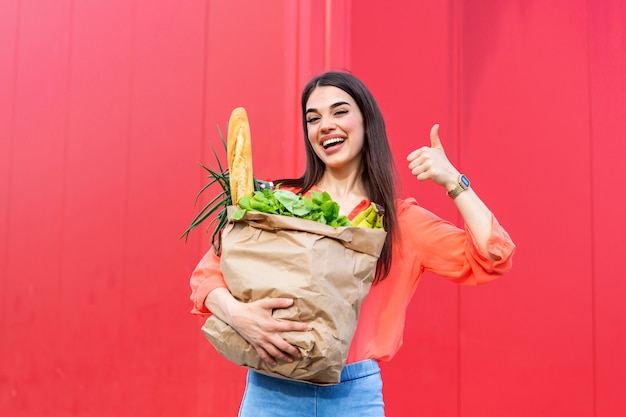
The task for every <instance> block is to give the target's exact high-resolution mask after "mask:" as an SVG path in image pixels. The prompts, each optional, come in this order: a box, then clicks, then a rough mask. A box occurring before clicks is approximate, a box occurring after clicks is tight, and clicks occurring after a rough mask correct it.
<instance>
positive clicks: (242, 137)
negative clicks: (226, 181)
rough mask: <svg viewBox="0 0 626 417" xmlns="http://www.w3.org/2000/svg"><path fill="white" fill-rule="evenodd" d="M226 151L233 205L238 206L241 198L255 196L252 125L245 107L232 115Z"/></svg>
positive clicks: (235, 110) (238, 108)
mask: <svg viewBox="0 0 626 417" xmlns="http://www.w3.org/2000/svg"><path fill="white" fill-rule="evenodd" d="M226 149H227V153H228V170H229V173H230V174H229V175H230V193H231V198H232V202H233V205H237V202H238V201H239V199H240V198H241V197H243V196H247V195H249V196H251V195H253V194H254V177H253V172H252V143H251V139H250V124H249V123H248V115H247V113H246V110H245V109H244V108H243V107H237V108H236V109H234V110H233V111H232V113H231V115H230V120H229V121H228V141H227V144H226Z"/></svg>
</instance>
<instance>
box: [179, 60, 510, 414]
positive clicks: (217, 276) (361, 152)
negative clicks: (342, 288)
mask: <svg viewBox="0 0 626 417" xmlns="http://www.w3.org/2000/svg"><path fill="white" fill-rule="evenodd" d="M302 118H303V119H302V120H303V125H304V139H305V143H306V158H307V159H306V161H307V165H306V170H305V172H304V174H303V175H302V177H300V178H296V179H284V180H279V181H276V183H281V184H282V185H281V187H283V188H290V189H292V190H294V191H295V192H302V193H306V192H309V191H311V190H315V191H326V192H328V193H329V194H330V195H331V196H332V197H333V199H334V200H335V201H336V202H337V203H338V204H339V206H340V207H341V210H342V213H341V214H345V215H347V216H348V217H349V218H353V217H354V216H356V215H357V214H358V213H359V212H360V211H362V210H364V209H365V208H367V207H368V206H369V204H370V202H371V201H373V202H376V203H378V204H379V205H381V206H383V207H384V209H385V216H384V226H385V230H386V231H387V233H388V235H387V239H386V242H385V246H384V249H383V252H382V254H381V256H380V258H379V261H378V266H377V277H376V281H375V283H374V285H373V286H372V289H371V290H370V292H369V294H368V296H367V297H366V299H365V301H364V302H363V304H362V306H361V311H360V316H359V322H358V325H357V330H356V333H355V336H354V339H353V341H352V344H351V347H350V352H349V355H348V360H347V364H346V366H345V367H344V370H343V372H342V376H341V382H340V383H339V384H336V385H330V386H317V385H312V384H307V383H302V382H296V381H291V380H285V379H279V378H273V377H270V376H266V375H262V374H260V373H257V372H255V371H252V370H250V371H249V372H248V379H247V385H246V391H245V394H244V398H243V402H242V405H241V409H240V414H239V415H240V416H241V417H247V416H254V417H259V416H283V415H284V416H296V415H297V416H303V417H305V416H337V415H340V416H359V417H368V416H372V417H381V416H384V415H385V414H384V403H383V398H382V381H381V378H380V370H379V368H378V361H381V360H390V359H391V358H392V357H393V356H394V354H395V353H396V352H397V351H398V349H399V348H400V346H401V345H402V332H403V330H404V323H405V315H406V308H407V306H408V304H409V301H410V299H411V297H412V295H413V292H414V290H415V288H416V286H417V283H418V282H419V280H420V278H421V276H422V273H423V271H425V270H427V271H432V272H433V273H435V274H437V275H440V276H442V277H444V278H446V279H449V280H451V281H453V282H455V283H459V284H466V285H477V284H481V283H485V282H488V281H490V280H493V279H495V278H497V277H498V276H500V275H502V274H503V273H504V272H506V271H507V270H508V269H509V268H510V267H511V260H512V256H513V253H514V251H515V245H514V244H513V242H512V241H511V239H510V237H509V235H508V234H507V232H506V231H505V230H504V229H503V228H502V227H501V226H500V224H499V223H498V221H497V220H496V218H495V217H494V216H493V215H492V213H491V212H490V210H489V209H488V208H487V207H486V206H485V204H484V203H483V202H482V201H481V200H480V199H479V197H478V195H476V193H475V192H474V191H473V189H472V188H471V186H470V183H469V181H468V180H467V178H466V177H465V176H464V175H461V173H460V172H459V171H458V170H457V169H456V168H455V167H454V166H453V165H452V164H451V163H450V161H448V158H447V157H446V154H445V152H444V150H443V147H442V145H441V142H440V139H439V135H438V128H439V126H438V125H435V126H433V128H432V129H431V131H430V142H431V144H430V145H431V146H424V147H422V148H419V149H417V150H415V151H413V152H411V153H410V154H409V155H408V157H407V159H408V168H409V169H410V170H411V173H412V174H413V175H414V176H415V177H416V178H417V179H418V180H420V181H425V180H430V181H433V182H435V183H436V184H438V185H440V186H441V187H443V188H445V190H446V191H447V192H448V195H449V196H450V198H451V202H453V204H455V205H456V206H457V208H458V210H459V212H460V213H461V215H462V216H463V220H464V222H465V226H466V227H465V229H460V228H457V227H456V226H454V225H453V224H451V223H450V222H448V221H445V220H443V219H441V218H439V217H437V216H436V215H434V214H433V213H431V212H429V211H428V210H426V209H424V208H422V207H420V206H419V205H418V204H417V202H416V201H415V199H413V198H408V199H404V200H400V199H397V197H396V191H395V189H394V175H395V168H394V162H393V159H392V155H391V151H390V147H389V143H388V140H387V134H386V131H385V125H384V121H383V117H382V114H381V112H380V109H379V107H378V105H377V103H376V101H375V100H374V97H373V96H372V94H371V93H370V91H369V90H368V89H367V87H366V86H365V85H364V84H363V83H362V82H361V81H360V80H358V79H357V78H356V77H354V76H353V75H351V74H347V73H343V72H328V73H324V74H322V75H320V76H318V77H315V78H313V79H312V80H311V81H310V82H309V83H308V84H307V86H306V87H305V89H304V91H303V93H302ZM191 287H192V294H191V299H192V301H193V303H194V309H193V312H194V313H196V314H205V315H207V314H211V313H212V314H215V315H216V316H217V317H218V318H220V319H222V320H223V321H225V322H226V323H228V324H229V325H230V326H232V327H233V328H234V329H235V330H236V331H237V332H238V333H239V334H240V335H241V336H242V337H244V338H245V339H246V340H248V342H250V343H251V344H252V346H254V348H255V349H256V350H257V352H258V354H259V355H260V357H261V358H262V359H263V360H265V361H266V362H268V363H271V364H273V363H276V361H293V360H295V359H297V358H299V355H300V354H299V351H298V349H296V348H295V347H294V346H292V345H290V344H289V343H287V342H286V341H285V340H283V338H282V337H281V336H280V333H281V332H286V331H307V329H308V325H307V323H298V322H285V321H276V320H274V319H273V318H272V310H273V309H278V308H286V307H289V306H290V305H291V303H292V300H289V299H281V298H272V299H262V300H258V301H255V302H251V303H241V302H239V301H237V300H236V299H235V298H234V297H233V296H232V295H231V294H230V292H229V291H228V289H227V288H226V285H225V283H224V279H223V277H222V275H221V272H220V269H219V258H218V257H217V256H216V255H215V252H213V250H209V252H208V253H207V254H206V255H205V256H204V257H203V259H202V260H201V261H200V264H199V265H198V267H197V268H196V270H195V271H194V273H193V275H192V277H191Z"/></svg>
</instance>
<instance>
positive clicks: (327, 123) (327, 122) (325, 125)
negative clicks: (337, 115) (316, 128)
mask: <svg viewBox="0 0 626 417" xmlns="http://www.w3.org/2000/svg"><path fill="white" fill-rule="evenodd" d="M321 122H322V123H321V125H320V129H322V131H325V132H327V131H329V130H333V129H334V128H335V127H336V125H335V123H334V122H333V120H332V119H331V118H330V117H322V120H321Z"/></svg>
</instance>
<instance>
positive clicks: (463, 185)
mask: <svg viewBox="0 0 626 417" xmlns="http://www.w3.org/2000/svg"><path fill="white" fill-rule="evenodd" d="M468 188H470V180H469V179H468V178H467V177H466V176H465V175H463V174H461V175H460V176H459V185H457V186H456V188H454V189H452V190H450V191H448V195H449V196H450V198H452V199H455V198H457V197H458V195H459V194H461V193H462V192H463V191H465V190H467V189H468Z"/></svg>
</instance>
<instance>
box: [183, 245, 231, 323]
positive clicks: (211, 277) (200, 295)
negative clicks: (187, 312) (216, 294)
mask: <svg viewBox="0 0 626 417" xmlns="http://www.w3.org/2000/svg"><path fill="white" fill-rule="evenodd" d="M189 284H190V286H191V296H190V299H191V301H192V303H193V308H192V310H191V312H192V313H193V314H198V315H205V316H208V315H210V314H211V312H210V311H209V310H208V309H207V308H206V306H205V305H204V300H205V299H206V297H207V295H209V293H210V292H211V291H213V290H214V289H216V288H220V287H224V288H225V287H226V282H224V276H223V275H222V271H221V269H220V257H219V256H217V254H216V253H215V250H214V249H213V248H212V247H211V249H209V251H208V252H207V253H206V254H205V255H204V256H203V257H202V259H201V260H200V263H198V266H196V269H195V270H194V271H193V273H192V274H191V279H190V280H189Z"/></svg>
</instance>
